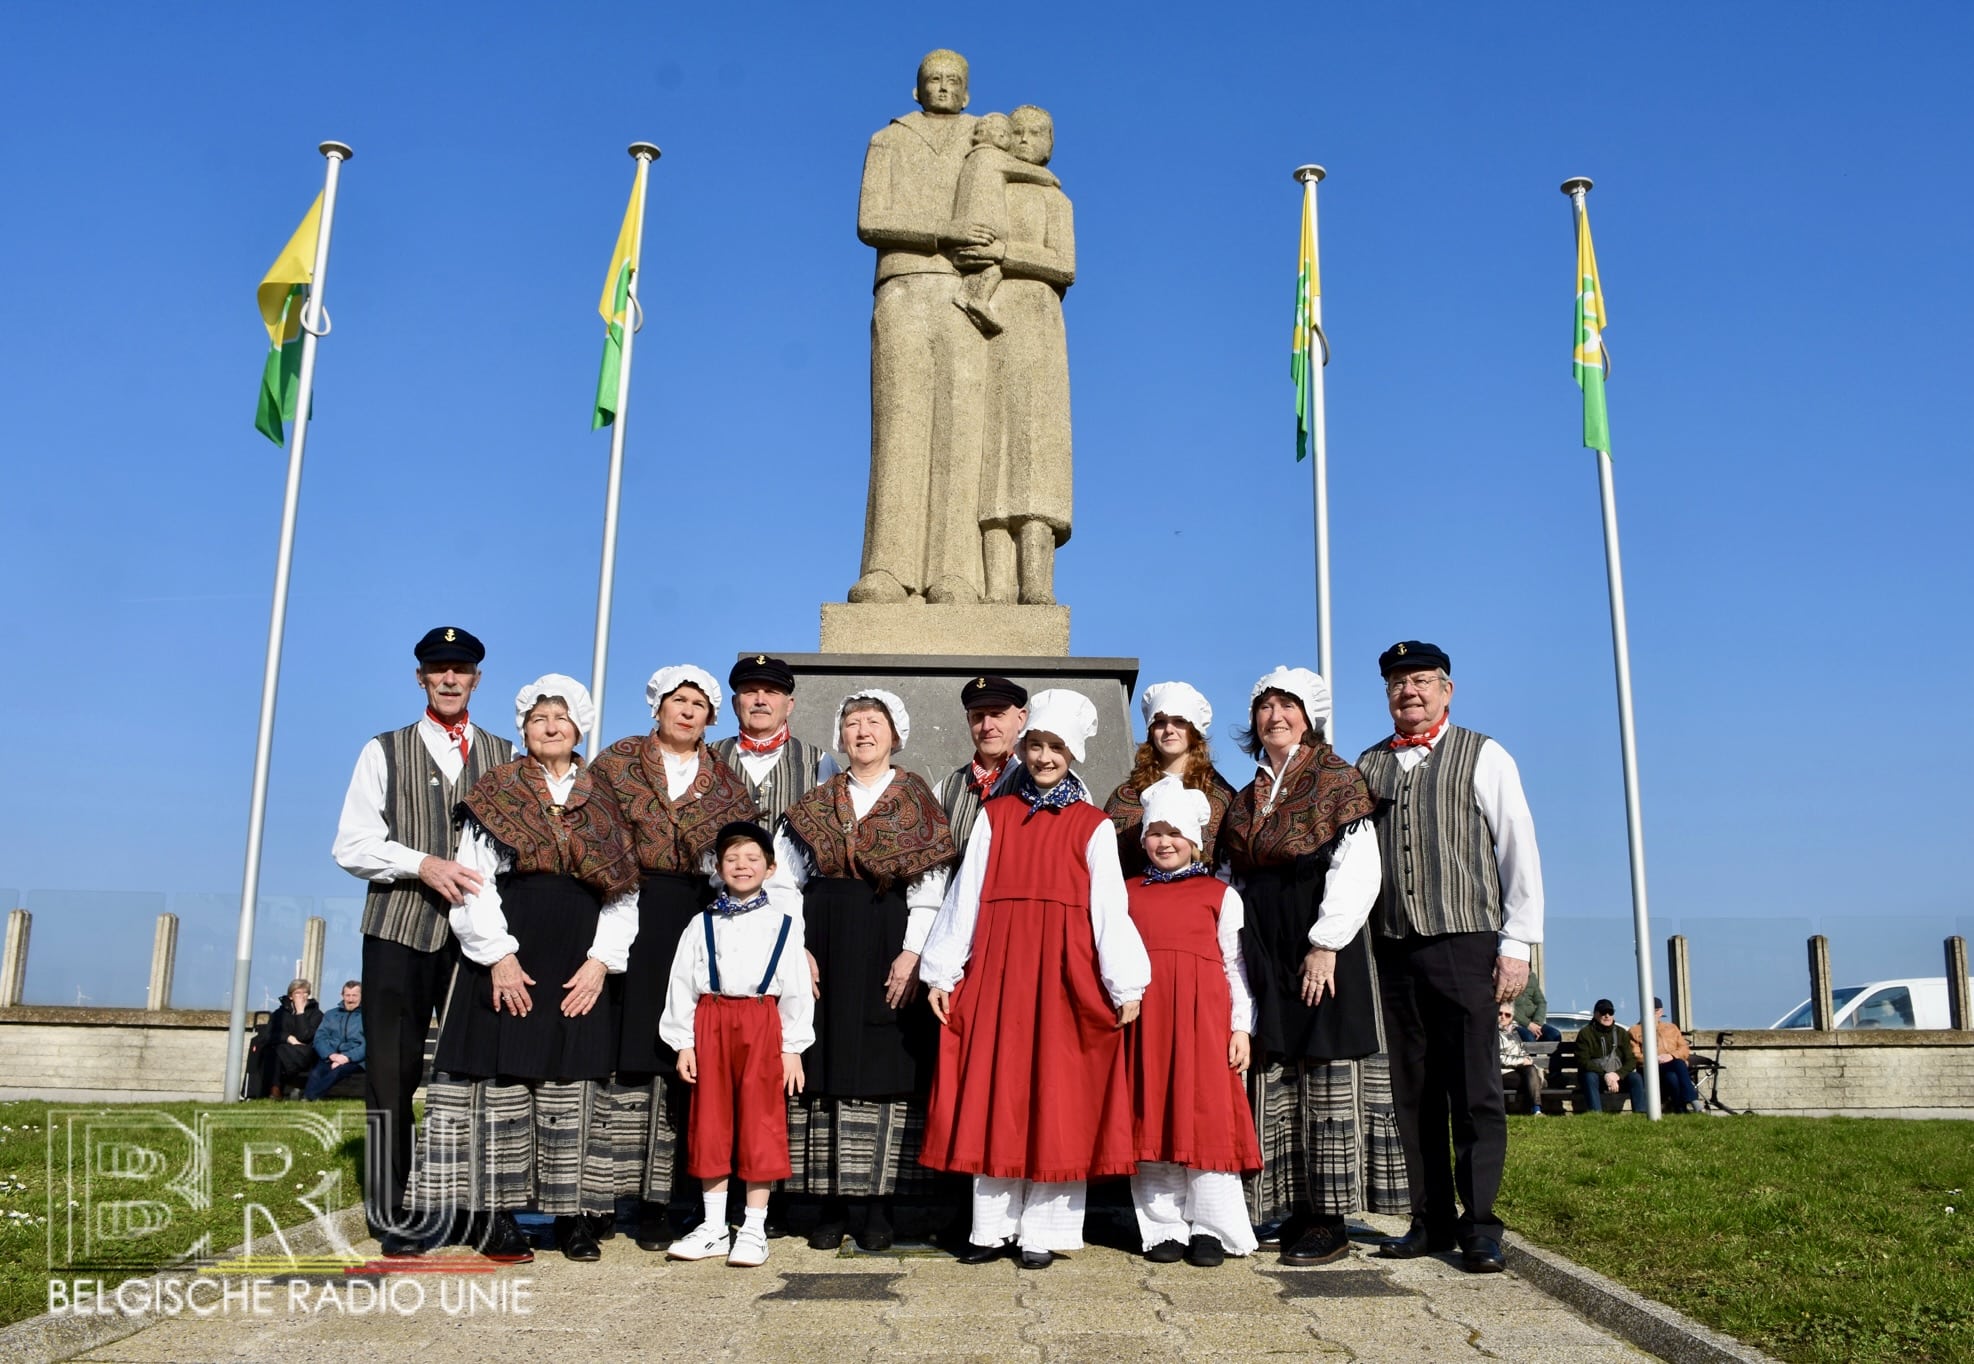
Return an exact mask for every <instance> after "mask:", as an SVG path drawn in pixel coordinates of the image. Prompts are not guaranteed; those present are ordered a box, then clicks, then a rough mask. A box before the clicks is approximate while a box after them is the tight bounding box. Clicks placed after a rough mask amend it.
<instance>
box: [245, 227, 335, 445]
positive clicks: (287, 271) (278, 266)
mask: <svg viewBox="0 0 1974 1364" xmlns="http://www.w3.org/2000/svg"><path fill="white" fill-rule="evenodd" d="M321 228H322V196H321V195H320V194H318V195H316V196H315V202H314V203H313V204H312V205H310V206H309V210H308V212H307V213H306V214H304V215H303V217H302V224H301V226H300V227H298V228H296V229H295V235H294V236H292V237H290V238H289V239H288V244H287V245H286V246H284V247H282V248H281V254H280V255H279V256H276V257H275V258H274V264H272V265H270V266H268V267H267V274H265V275H264V276H262V277H261V282H260V285H259V287H258V288H256V289H255V291H254V297H255V301H256V302H257V303H258V304H259V305H260V320H261V325H263V326H264V327H266V328H267V340H268V350H267V363H266V364H264V365H263V366H261V375H260V402H259V405H258V406H257V407H256V409H255V411H254V430H256V431H258V432H260V433H261V434H262V435H263V436H266V437H267V438H268V439H269V440H271V441H273V442H274V443H275V444H276V445H284V444H286V443H287V436H286V434H285V433H284V432H283V430H282V426H281V424H282V423H283V422H291V421H293V420H294V419H295V403H296V399H297V397H298V396H299V390H300V386H301V373H302V307H303V305H304V304H305V303H306V301H307V299H308V287H309V282H310V279H311V278H312V276H313V274H314V271H315V240H316V235H317V233H318V232H320V230H321Z"/></svg>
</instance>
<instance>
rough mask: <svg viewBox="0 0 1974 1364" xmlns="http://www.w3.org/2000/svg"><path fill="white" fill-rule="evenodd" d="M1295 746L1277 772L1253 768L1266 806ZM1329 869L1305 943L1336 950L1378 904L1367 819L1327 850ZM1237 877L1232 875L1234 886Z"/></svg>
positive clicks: (1380, 868)
mask: <svg viewBox="0 0 1974 1364" xmlns="http://www.w3.org/2000/svg"><path fill="white" fill-rule="evenodd" d="M1300 751H1301V745H1300V744H1298V745H1297V746H1296V747H1295V748H1292V749H1290V750H1289V756H1288V759H1287V760H1286V761H1284V762H1283V763H1282V770H1281V771H1280V772H1277V771H1275V769H1274V768H1272V767H1270V766H1269V765H1268V763H1267V762H1266V761H1263V762H1261V763H1259V764H1257V765H1256V768H1255V775H1254V779H1255V782H1256V783H1257V784H1258V785H1262V786H1265V787H1266V788H1267V791H1268V800H1267V801H1264V802H1262V803H1263V804H1264V805H1266V804H1268V803H1269V802H1272V801H1273V800H1274V799H1275V797H1276V796H1277V795H1279V794H1281V790H1282V778H1283V777H1285V776H1286V775H1288V770H1289V764H1290V763H1292V762H1294V761H1295V757H1296V754H1297V753H1299V752H1300ZM1329 864H1330V865H1329V871H1328V872H1327V874H1325V876H1324V878H1323V902H1322V903H1321V904H1320V905H1318V906H1317V907H1316V922H1315V923H1313V924H1311V925H1310V926H1309V945H1310V946H1311V947H1321V948H1323V949H1325V950H1326V951H1330V952H1339V951H1342V950H1343V949H1344V948H1346V947H1348V946H1350V940H1351V939H1352V938H1354V937H1356V936H1357V932H1358V930H1359V929H1361V928H1363V927H1364V925H1365V924H1366V923H1367V922H1369V920H1370V918H1371V910H1372V908H1373V907H1374V906H1376V904H1377V903H1378V890H1379V888H1380V885H1381V884H1382V881H1383V878H1384V864H1383V861H1382V859H1381V857H1380V856H1379V853H1378V831H1377V830H1376V829H1374V828H1372V827H1371V822H1370V821H1369V820H1365V821H1363V822H1362V823H1361V824H1360V825H1358V827H1356V828H1354V829H1351V830H1349V831H1347V832H1346V833H1345V834H1344V836H1343V837H1342V838H1339V839H1338V840H1337V841H1336V842H1335V843H1334V844H1332V845H1331V847H1330V855H1329ZM1240 882H1241V878H1239V877H1235V878H1234V884H1235V885H1237V886H1238V885H1239V884H1240Z"/></svg>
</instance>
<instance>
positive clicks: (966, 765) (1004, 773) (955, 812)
mask: <svg viewBox="0 0 1974 1364" xmlns="http://www.w3.org/2000/svg"><path fill="white" fill-rule="evenodd" d="M1021 770H1022V769H1021V763H1020V761H1019V760H1017V759H1013V758H1010V759H1009V760H1008V765H1007V766H1006V767H1004V768H1002V769H1001V775H1000V776H998V777H996V778H995V779H994V788H993V790H991V791H989V792H988V793H987V794H988V796H989V797H990V798H991V797H994V796H1005V795H1007V794H1008V792H1010V791H1012V790H1014V784H1015V783H1016V782H1017V781H1019V780H1020V779H1021ZM932 794H933V795H934V796H935V797H936V798H937V799H938V801H939V808H940V809H942V810H944V811H945V812H946V822H947V823H948V824H950V825H952V827H953V846H954V847H956V848H958V849H959V856H960V857H965V856H966V845H967V840H968V839H970V838H972V837H973V826H974V823H975V822H976V821H977V820H979V818H980V804H981V802H980V793H979V792H977V791H975V790H974V789H973V762H972V760H971V759H968V760H967V761H966V762H963V763H961V764H960V765H959V766H958V767H956V768H954V769H953V770H952V771H951V772H948V773H947V774H946V779H945V780H944V781H942V782H940V783H939V786H938V789H937V790H935V791H934V792H933V793H932Z"/></svg>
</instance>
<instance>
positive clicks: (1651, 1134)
mask: <svg viewBox="0 0 1974 1364" xmlns="http://www.w3.org/2000/svg"><path fill="white" fill-rule="evenodd" d="M1508 1122H1509V1138H1508V1170H1507V1177H1506V1179H1505V1180H1504V1181H1503V1185H1502V1191H1501V1198H1500V1202H1499V1203H1498V1205H1497V1208H1498V1211H1499V1212H1500V1214H1501V1217H1502V1220H1503V1221H1505V1222H1506V1223H1507V1224H1508V1225H1509V1226H1510V1227H1511V1228H1512V1229H1513V1230H1515V1231H1516V1232H1519V1233H1520V1234H1521V1235H1523V1236H1525V1237H1527V1238H1528V1239H1529V1240H1531V1241H1534V1242H1536V1243H1537V1244H1539V1245H1542V1246H1544V1247H1547V1248H1548V1249H1551V1250H1554V1251H1556V1252H1558V1253H1559V1254H1562V1255H1565V1256H1567V1257H1569V1258H1570V1259H1572V1260H1575V1261H1576V1262H1577V1263H1578V1264H1581V1265H1586V1266H1588V1267H1589V1268H1591V1269H1594V1270H1596V1271H1597V1272H1598V1273H1600V1274H1604V1275H1606V1276H1608V1277H1610V1278H1613V1279H1616V1280H1617V1281H1618V1282H1620V1283H1622V1284H1624V1285H1626V1286H1627V1287H1629V1288H1632V1289H1634V1290H1636V1291H1637V1292H1639V1293H1642V1294H1644V1295H1645V1296H1646V1297H1649V1298H1654V1299H1657V1300H1658V1301H1659V1302H1663V1303H1667V1304H1670V1305H1671V1306H1674V1307H1677V1308H1678V1309H1679V1310H1680V1311H1682V1312H1685V1313H1686V1314H1687V1315H1688V1316H1690V1317H1693V1318H1695V1319H1697V1320H1699V1321H1703V1322H1705V1323H1706V1324H1707V1325H1709V1326H1711V1327H1713V1328H1714V1329H1715V1330H1717V1331H1722V1332H1725V1333H1726V1334H1727V1335H1730V1336H1733V1337H1735V1338H1736V1339H1738V1340H1742V1341H1745V1342H1747V1343H1748V1344H1751V1345H1755V1346H1757V1347H1759V1348H1761V1349H1763V1350H1766V1351H1768V1352H1769V1353H1771V1354H1774V1355H1776V1356H1778V1357H1780V1358H1782V1359H1786V1360H1791V1361H1799V1362H1800V1364H1810V1361H1815V1362H1816V1364H1825V1361H1827V1362H1828V1364H1851V1362H1852V1361H1859V1362H1860V1364H1866V1362H1872V1364H1875V1362H1876V1361H1884V1364H1892V1361H1898V1364H1908V1362H1910V1364H1919V1362H1920V1361H1936V1360H1937V1361H1945V1360H1974V1207H1970V1206H1969V1201H1970V1200H1969V1195H1970V1194H1974V1123H1968V1122H1951V1121H1940V1122H1906V1121H1900V1120H1897V1119H1875V1118H1874V1119H1857V1118H1766V1117H1743V1118H1688V1117H1679V1118H1667V1119H1665V1120H1664V1121H1662V1122H1659V1123H1657V1124H1650V1123H1646V1122H1644V1121H1642V1120H1640V1119H1638V1118H1635V1117H1632V1116H1629V1115H1623V1116H1605V1117H1599V1116H1596V1115H1592V1114H1582V1115H1579V1116H1576V1117H1571V1118H1527V1117H1514V1118H1510V1119H1509V1120H1508Z"/></svg>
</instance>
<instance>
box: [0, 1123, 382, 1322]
mask: <svg viewBox="0 0 1974 1364" xmlns="http://www.w3.org/2000/svg"><path fill="white" fill-rule="evenodd" d="M71 1107H73V1106H71V1105H64V1104H53V1103H38V1102H36V1103H27V1102H22V1103H0V1326H4V1325H7V1324H8V1323H11V1322H16V1321H21V1320H23V1319H25V1318H27V1317H34V1316H39V1315H40V1314H41V1313H43V1312H45V1311H47V1310H48V1284H49V1279H50V1278H51V1277H62V1278H87V1279H93V1280H100V1281H101V1282H102V1284H103V1286H104V1287H105V1288H108V1287H110V1286H112V1285H114V1284H117V1283H121V1282H122V1281H123V1280H125V1279H128V1278H132V1277H137V1276H141V1275H143V1274H147V1273H150V1272H152V1269H153V1268H162V1267H164V1265H166V1264H168V1263H169V1262H170V1261H171V1260H172V1259H174V1258H176V1257H177V1256H179V1255H182V1254H183V1253H184V1250H185V1248H186V1247H188V1246H190V1245H191V1244H192V1242H193V1241H195V1240H196V1239H197V1238H198V1237H199V1236H201V1235H207V1236H209V1237H210V1241H209V1246H210V1253H211V1254H213V1255H218V1254H220V1253H222V1252H224V1251H226V1250H230V1249H231V1248H232V1247H234V1246H237V1245H239V1244H241V1243H242V1242H243V1241H246V1240H248V1239H250V1238H249V1235H248V1230H249V1228H248V1226H247V1222H246V1218H245V1217H244V1215H243V1209H244V1208H245V1207H246V1206H247V1205H248V1204H249V1203H259V1204H261V1205H262V1206H264V1207H266V1208H267V1209H268V1210H269V1215H270V1216H271V1217H272V1218H273V1219H274V1220H273V1222H272V1223H270V1221H269V1220H268V1218H266V1217H263V1218H261V1219H259V1220H257V1221H255V1222H254V1223H253V1225H252V1227H251V1234H252V1235H253V1236H265V1235H266V1234H267V1233H268V1232H270V1231H272V1230H275V1228H276V1227H277V1226H280V1227H287V1226H293V1225H295V1224H296V1223H298V1222H303V1221H306V1220H307V1219H308V1217H309V1215H310V1214H309V1213H308V1211H307V1210H306V1209H304V1208H303V1207H301V1205H300V1203H299V1202H298V1200H300V1199H302V1198H304V1197H314V1198H315V1199H316V1201H317V1202H319V1203H320V1204H321V1205H322V1206H323V1207H324V1208H325V1209H334V1208H339V1207H346V1206H348V1205H350V1204H353V1203H356V1202H358V1201H359V1200H360V1199H361V1197H362V1184H361V1176H360V1173H359V1160H360V1158H361V1155H362V1151H363V1139H362V1137H361V1135H360V1133H361V1132H362V1115H363V1105H362V1104H361V1103H359V1102H356V1101H353V1100H352V1101H343V1102H323V1103H312V1104H302V1103H284V1102H281V1101H278V1100H260V1101H256V1102H250V1103H239V1104H231V1105H219V1104H208V1103H175V1104H127V1105H119V1106H118V1107H116V1108H112V1109H101V1110H94V1111H97V1112H104V1113H109V1114H113V1115H114V1116H115V1117H116V1119H117V1120H118V1121H119V1122H120V1123H121V1122H130V1123H135V1124H140V1126H136V1127H133V1128H131V1129H130V1130H129V1132H128V1134H127V1138H126V1134H124V1133H113V1134H110V1135H111V1137H112V1139H113V1140H123V1141H124V1142H125V1144H126V1145H127V1147H128V1148H129V1149H131V1150H133V1151H135V1150H138V1149H139V1148H142V1149H144V1150H149V1151H154V1152H158V1153H161V1155H162V1157H163V1159H162V1160H158V1159H155V1158H147V1157H143V1156H141V1155H139V1156H136V1157H134V1158H132V1159H131V1160H128V1161H126V1162H124V1164H125V1165H126V1166H128V1167H129V1168H131V1169H132V1171H133V1173H131V1174H128V1175H123V1176H119V1175H117V1174H116V1173H114V1171H112V1172H111V1173H109V1174H107V1175H105V1174H104V1173H101V1172H99V1173H97V1174H93V1175H91V1176H89V1178H88V1179H87V1180H86V1181H85V1180H84V1179H83V1177H82V1170H83V1167H84V1164H85V1162H82V1161H77V1162H76V1164H75V1167H74V1168H75V1170H76V1175H75V1177H74V1179H73V1181H72V1180H71V1177H70V1175H69V1169H70V1163H69V1158H68V1150H69V1139H68V1135H67V1134H68V1132H69V1131H71V1130H72V1128H69V1127H66V1126H63V1125H59V1124H56V1125H55V1127H56V1130H55V1138H54V1141H53V1143H52V1147H51V1143H50V1140H49V1130H50V1127H51V1120H50V1114H51V1112H58V1111H60V1110H63V1109H65V1108H71ZM221 1112H223V1113H224V1114H225V1115H226V1118H227V1120H228V1121H229V1122H233V1121H237V1122H240V1123H241V1124H242V1126H241V1127H239V1128H237V1129H233V1130H228V1131H224V1132H217V1133H215V1134H214V1137H213V1140H212V1141H211V1143H210V1148H209V1149H210V1151H211V1155H212V1161H211V1194H212V1197H211V1200H210V1204H209V1206H207V1207H205V1208H204V1209H203V1210H197V1209H195V1208H194V1207H193V1206H192V1199H191V1198H190V1197H188V1195H187V1194H186V1193H184V1192H182V1191H180V1190H174V1189H172V1188H170V1187H168V1184H169V1183H170V1181H171V1180H172V1179H173V1177H174V1176H176V1175H178V1174H180V1173H181V1172H182V1171H183V1170H184V1169H185V1167H186V1166H187V1164H188V1163H189V1157H190V1154H191V1152H192V1149H193V1143H192V1142H191V1140H190V1139H189V1137H187V1136H186V1135H185V1133H184V1132H182V1131H180V1130H177V1129H174V1128H173V1127H172V1125H171V1121H170V1120H171V1119H176V1120H177V1122H179V1123H182V1124H185V1125H186V1126H187V1127H189V1126H190V1125H191V1124H192V1123H194V1122H195V1121H196V1117H195V1115H197V1114H200V1113H221ZM322 1120H326V1121H327V1122H328V1123H329V1124H331V1125H332V1127H331V1129H330V1130H327V1131H324V1130H321V1129H317V1130H310V1129H309V1128H308V1127H306V1126H297V1125H296V1124H297V1123H298V1122H299V1123H315V1122H318V1121H322ZM338 1122H342V1123H353V1124H354V1126H350V1127H345V1128H343V1129H341V1130H340V1131H338V1130H335V1129H334V1128H333V1124H336V1123H338ZM350 1132H354V1133H357V1134H359V1135H355V1136H351V1135H348V1133H350ZM250 1139H252V1140H254V1141H256V1142H257V1143H258V1144H259V1149H258V1150H257V1151H256V1153H255V1154H254V1155H253V1157H252V1160H251V1165H252V1167H253V1173H254V1174H255V1175H256V1176H258V1177H257V1178H254V1179H249V1178H248V1177H247V1171H248V1168H249V1161H248V1160H247V1159H246V1157H247V1150H246V1143H247V1142H248V1141H249V1140H250ZM283 1146H285V1147H286V1148H287V1151H288V1153H289V1154H282V1153H281V1151H280V1148H281V1147H283ZM51 1149H52V1152H53V1160H52V1166H53V1179H54V1185H55V1188H56V1189H57V1191H58V1193H57V1196H56V1197H55V1198H53V1199H52V1200H51V1199H50V1196H49V1184H50V1165H51V1161H50V1152H51ZM115 1163H116V1162H115V1161H114V1160H113V1159H111V1160H99V1162H98V1164H99V1165H102V1164H110V1165H114V1164H115ZM85 1182H86V1184H87V1189H86V1190H84V1189H83V1188H82V1187H81V1186H82V1185H83V1184H84V1183H85ZM72 1183H73V1184H74V1185H75V1186H76V1187H75V1188H74V1189H71V1184H72ZM318 1190H319V1191H321V1192H319V1193H318V1192H317V1191H318ZM71 1198H74V1199H75V1200H76V1203H77V1206H76V1207H75V1208H74V1209H73V1210H71V1209H70V1208H69V1206H68V1204H69V1200H70V1199H71ZM140 1200H141V1201H155V1202H156V1203H157V1205H158V1206H159V1207H160V1208H161V1209H166V1210H168V1218H169V1221H168V1223H166V1224H165V1225H163V1226H162V1227H161V1229H160V1230H159V1231H158V1232H157V1233H156V1234H155V1235H152V1236H148V1237H139V1238H135V1239H134V1241H133V1242H131V1243H130V1244H132V1245H133V1246H134V1249H132V1250H130V1251H127V1252H124V1253H122V1254H119V1255H118V1256H117V1257H116V1258H117V1259H118V1260H119V1261H121V1262H122V1263H124V1264H126V1265H128V1266H129V1267H127V1268H121V1269H96V1268H81V1267H77V1268H72V1269H71V1268H66V1267H63V1266H65V1264H66V1263H67V1256H68V1250H67V1247H68V1245H69V1233H70V1224H69V1220H70V1217H71V1216H74V1217H75V1218H76V1219H77V1222H76V1225H75V1227H74V1230H75V1232H76V1234H77V1235H78V1236H79V1235H80V1234H81V1232H82V1227H81V1214H82V1213H83V1212H84V1207H83V1206H82V1205H84V1204H87V1203H95V1204H98V1205H99V1206H98V1207H97V1209H96V1211H97V1213H98V1216H97V1219H96V1221H97V1224H98V1225H99V1226H102V1225H107V1226H109V1227H111V1228H112V1229H115V1227H116V1219H115V1215H114V1212H113V1210H112V1211H110V1213H109V1214H108V1215H107V1216H106V1215H105V1209H104V1208H102V1207H101V1206H100V1205H102V1204H105V1203H109V1202H113V1201H140ZM51 1213H52V1222H53V1225H52V1226H51V1216H50V1215H51ZM138 1215H139V1216H140V1217H141V1216H143V1215H144V1214H142V1213H141V1212H140V1213H139V1214H138ZM157 1220H159V1221H161V1222H162V1221H163V1220H164V1219H163V1218H159V1219H157ZM51 1231H52V1233H53V1236H52V1241H51ZM153 1243H154V1248H152V1249H149V1250H146V1249H145V1247H146V1246H147V1245H153ZM51 1246H52V1258H51ZM51 1264H52V1265H54V1266H56V1268H54V1269H53V1270H51V1268H50V1266H51ZM146 1264H148V1265H149V1266H150V1267H143V1266H144V1265H146Z"/></svg>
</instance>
